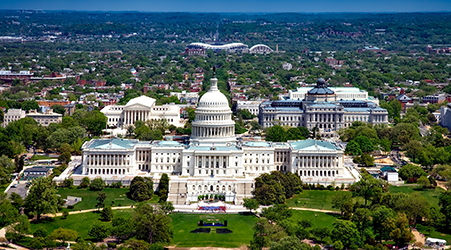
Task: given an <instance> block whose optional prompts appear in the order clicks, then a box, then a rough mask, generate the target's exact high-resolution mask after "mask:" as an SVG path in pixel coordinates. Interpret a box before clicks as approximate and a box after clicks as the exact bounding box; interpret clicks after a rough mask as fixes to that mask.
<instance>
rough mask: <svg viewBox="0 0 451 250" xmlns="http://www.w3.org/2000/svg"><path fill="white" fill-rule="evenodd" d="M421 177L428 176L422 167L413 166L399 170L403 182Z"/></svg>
mask: <svg viewBox="0 0 451 250" xmlns="http://www.w3.org/2000/svg"><path fill="white" fill-rule="evenodd" d="M421 176H426V172H425V171H424V170H423V169H422V168H421V167H420V166H416V165H413V164H407V165H404V166H402V168H401V169H400V170H399V177H401V178H402V179H403V180H407V179H409V178H412V177H414V178H420V177H421Z"/></svg>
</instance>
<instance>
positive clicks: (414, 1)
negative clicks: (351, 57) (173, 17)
mask: <svg viewBox="0 0 451 250" xmlns="http://www.w3.org/2000/svg"><path fill="white" fill-rule="evenodd" d="M0 9H42V10H77V11H143V12H259V13H261V12H263V13H270V12H301V13H323V12H436V11H451V0H373V1H367V0H222V1H217V0H208V1H207V0H0Z"/></svg>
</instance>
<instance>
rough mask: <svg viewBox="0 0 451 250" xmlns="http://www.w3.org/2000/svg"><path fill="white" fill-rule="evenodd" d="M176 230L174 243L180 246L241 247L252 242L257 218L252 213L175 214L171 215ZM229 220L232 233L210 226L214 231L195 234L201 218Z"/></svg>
mask: <svg viewBox="0 0 451 250" xmlns="http://www.w3.org/2000/svg"><path fill="white" fill-rule="evenodd" d="M171 218H172V225H173V230H174V237H173V244H174V245H177V246H178V247H194V246H196V247H207V246H211V247H228V248H233V247H239V246H242V245H247V244H249V243H250V241H251V240H252V237H253V230H252V228H253V227H254V224H255V222H256V221H257V218H256V217H255V216H251V215H248V216H247V215H238V214H213V215H206V214H173V215H171ZM209 219H210V220H219V221H221V222H224V220H227V222H228V226H227V228H228V229H230V230H232V231H233V233H231V234H217V233H216V231H215V230H216V228H217V227H210V228H212V231H211V232H210V233H208V234H205V233H204V234H202V233H199V234H195V233H190V231H192V230H195V229H196V228H198V227H197V222H198V221H199V220H203V221H208V220H209Z"/></svg>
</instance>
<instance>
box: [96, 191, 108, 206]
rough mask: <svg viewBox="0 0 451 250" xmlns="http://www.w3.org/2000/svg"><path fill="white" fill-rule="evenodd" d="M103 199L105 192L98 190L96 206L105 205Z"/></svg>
mask: <svg viewBox="0 0 451 250" xmlns="http://www.w3.org/2000/svg"><path fill="white" fill-rule="evenodd" d="M105 199H106V194H105V193H104V192H98V193H97V198H96V200H97V204H96V208H102V207H105Z"/></svg>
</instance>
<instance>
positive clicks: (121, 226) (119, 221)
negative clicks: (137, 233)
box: [111, 218, 133, 240]
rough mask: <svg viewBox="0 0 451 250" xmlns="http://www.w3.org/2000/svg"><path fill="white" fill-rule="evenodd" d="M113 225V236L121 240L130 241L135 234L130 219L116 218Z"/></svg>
mask: <svg viewBox="0 0 451 250" xmlns="http://www.w3.org/2000/svg"><path fill="white" fill-rule="evenodd" d="M111 224H112V225H113V229H112V231H111V234H112V235H114V236H116V237H117V238H118V239H119V240H125V239H128V238H130V236H131V235H132V233H133V225H132V223H131V222H130V220H129V219H124V218H114V219H113V222H112V223H111Z"/></svg>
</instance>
